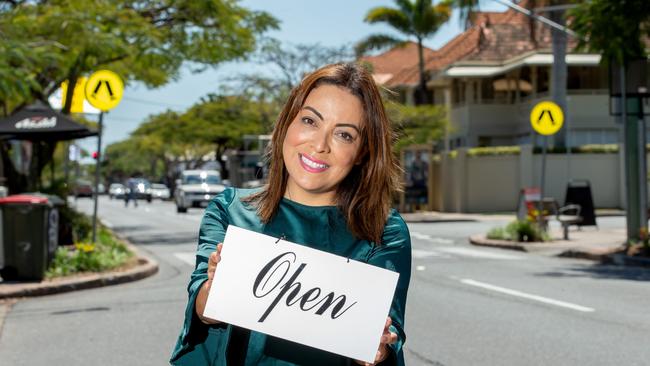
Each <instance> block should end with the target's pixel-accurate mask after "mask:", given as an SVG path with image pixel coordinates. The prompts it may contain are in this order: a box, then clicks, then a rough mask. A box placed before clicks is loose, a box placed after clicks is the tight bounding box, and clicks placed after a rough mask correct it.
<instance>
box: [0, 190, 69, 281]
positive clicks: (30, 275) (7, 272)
mask: <svg viewBox="0 0 650 366" xmlns="http://www.w3.org/2000/svg"><path fill="white" fill-rule="evenodd" d="M58 228H59V213H58V210H57V209H56V208H55V207H54V204H53V202H52V201H51V200H50V199H48V197H47V196H43V195H32V194H21V195H13V196H8V197H4V198H0V244H1V245H0V268H1V269H0V276H2V279H3V280H4V281H15V280H30V281H40V280H42V279H43V277H44V275H45V271H46V270H47V267H48V265H49V261H50V259H51V258H52V256H53V253H54V251H55V250H56V247H57V245H58V235H59V234H58Z"/></svg>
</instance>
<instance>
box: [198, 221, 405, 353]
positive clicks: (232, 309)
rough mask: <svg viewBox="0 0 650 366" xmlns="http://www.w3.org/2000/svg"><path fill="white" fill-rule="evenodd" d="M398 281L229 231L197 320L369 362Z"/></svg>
mask: <svg viewBox="0 0 650 366" xmlns="http://www.w3.org/2000/svg"><path fill="white" fill-rule="evenodd" d="M398 277H399V274H398V273H396V272H392V271H389V270H386V269H383V268H379V267H375V266H371V265H369V264H366V263H362V262H358V261H355V260H348V259H347V258H345V257H340V256H337V255H333V254H329V253H326V252H323V251H319V250H315V249H311V248H308V247H306V246H303V245H298V244H294V243H291V242H287V241H284V240H279V241H278V239H277V238H273V237H271V236H268V235H264V234H259V233H256V232H253V231H249V230H245V229H242V228H239V227H236V226H233V225H230V226H228V230H227V231H226V237H225V239H224V243H223V248H222V250H221V262H220V263H219V265H218V266H217V270H216V272H215V274H214V280H213V283H212V287H211V289H210V294H209V295H208V300H207V304H206V307H205V311H204V313H203V315H204V316H206V317H208V318H212V319H216V320H219V321H222V322H225V323H229V324H234V325H237V326H240V327H244V328H248V329H251V330H255V331H258V332H262V333H266V334H269V335H272V336H275V337H279V338H284V339H287V340H289V341H292V342H297V343H302V344H305V345H307V346H310V347H315V348H319V349H322V350H325V351H329V352H332V353H337V354H340V355H343V356H346V357H350V358H353V359H357V360H361V361H366V362H371V363H372V362H373V361H374V359H375V355H376V353H377V348H378V347H379V341H380V338H381V335H382V333H383V330H384V325H385V323H386V317H387V316H388V312H389V310H390V304H391V302H392V299H393V294H394V292H395V287H396V285H397V279H398Z"/></svg>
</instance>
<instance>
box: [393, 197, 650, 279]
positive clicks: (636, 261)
mask: <svg viewBox="0 0 650 366" xmlns="http://www.w3.org/2000/svg"><path fill="white" fill-rule="evenodd" d="M401 215H402V217H403V218H404V220H405V221H406V222H408V223H427V222H430V223H436V222H471V221H493V220H504V221H506V222H510V221H512V220H515V218H516V217H515V215H514V213H512V214H508V213H503V214H463V213H445V212H435V211H426V212H415V213H402V214H401ZM624 215H625V212H624V211H621V210H615V209H605V210H596V216H597V217H606V216H624ZM550 234H551V237H552V238H553V239H554V240H553V241H552V242H546V243H539V242H538V243H519V242H513V241H506V240H492V239H487V238H486V236H485V234H480V235H474V236H471V237H470V238H469V241H470V243H471V244H473V245H479V246H487V247H494V248H500V249H510V250H517V251H522V252H530V253H532V252H534V253H539V254H542V255H548V256H557V257H569V258H582V259H589V260H593V261H598V262H601V263H613V264H621V265H636V266H643V267H650V259H644V258H631V257H627V256H625V255H622V254H617V252H618V251H620V250H621V248H622V245H623V243H624V242H625V239H626V228H625V227H622V228H614V229H610V228H607V229H604V228H596V227H593V226H588V227H584V228H581V229H578V228H577V227H571V230H570V231H569V240H564V239H563V234H562V230H561V228H560V227H559V225H557V226H556V225H554V224H552V226H551V232H550Z"/></svg>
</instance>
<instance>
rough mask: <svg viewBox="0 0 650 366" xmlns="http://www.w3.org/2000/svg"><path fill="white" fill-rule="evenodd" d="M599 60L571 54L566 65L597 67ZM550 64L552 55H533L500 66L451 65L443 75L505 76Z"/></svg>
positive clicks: (593, 55) (596, 56)
mask: <svg viewBox="0 0 650 366" xmlns="http://www.w3.org/2000/svg"><path fill="white" fill-rule="evenodd" d="M600 59H601V56H600V55H596V54H571V55H567V56H566V63H567V65H569V66H598V64H600ZM552 64H553V55H552V54H546V53H535V54H532V55H530V56H526V57H523V58H519V59H516V60H513V61H512V62H506V63H504V64H502V65H458V66H454V65H452V66H450V67H449V68H447V69H446V70H445V71H443V75H445V76H447V77H454V78H457V77H490V76H495V75H501V74H505V73H506V72H508V71H510V70H513V69H516V68H519V67H522V66H547V65H552Z"/></svg>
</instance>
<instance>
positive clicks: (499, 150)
mask: <svg viewBox="0 0 650 366" xmlns="http://www.w3.org/2000/svg"><path fill="white" fill-rule="evenodd" d="M520 153H521V147H519V146H490V147H474V148H471V149H469V150H467V156H497V155H519V154H520Z"/></svg>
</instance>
